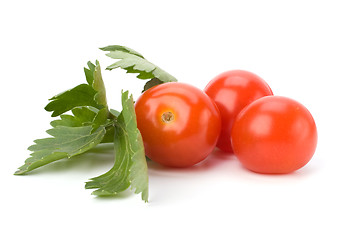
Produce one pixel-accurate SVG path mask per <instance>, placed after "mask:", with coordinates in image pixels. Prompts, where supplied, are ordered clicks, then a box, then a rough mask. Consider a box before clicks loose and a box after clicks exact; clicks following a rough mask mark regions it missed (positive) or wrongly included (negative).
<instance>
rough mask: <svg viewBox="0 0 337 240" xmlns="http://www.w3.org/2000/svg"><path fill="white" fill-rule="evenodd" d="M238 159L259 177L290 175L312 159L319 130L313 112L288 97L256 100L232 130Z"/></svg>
mask: <svg viewBox="0 0 337 240" xmlns="http://www.w3.org/2000/svg"><path fill="white" fill-rule="evenodd" d="M231 140H232V146H233V150H234V153H235V155H236V156H237V158H238V159H239V160H240V162H241V163H242V164H243V166H245V167H246V168H248V169H250V170H251V171H254V172H258V173H267V174H278V173H290V172H293V171H295V170H297V169H300V168H302V167H303V166H304V165H306V164H307V163H308V162H309V161H310V159H311V158H312V156H313V154H314V152H315V149H316V145H317V128H316V124H315V121H314V119H313V117H312V115H311V114H310V112H309V111H308V110H307V109H306V108H305V107H304V106H303V105H302V104H300V103H299V102H297V101H295V100H292V99H290V98H286V97H280V96H268V97H263V98H261V99H258V100H256V101H255V102H253V103H251V104H250V105H248V106H247V107H246V108H244V109H243V110H242V111H241V112H240V113H239V115H238V116H237V118H236V120H235V122H234V125H233V129H232V138H231Z"/></svg>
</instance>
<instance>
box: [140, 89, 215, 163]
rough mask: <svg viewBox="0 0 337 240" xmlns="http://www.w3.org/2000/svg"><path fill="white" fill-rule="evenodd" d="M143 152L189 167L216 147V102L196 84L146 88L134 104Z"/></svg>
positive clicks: (162, 160)
mask: <svg viewBox="0 0 337 240" xmlns="http://www.w3.org/2000/svg"><path fill="white" fill-rule="evenodd" d="M135 109H136V116H137V124H138V129H139V131H140V132H141V134H142V137H143V141H144V147H145V153H146V155H147V156H148V157H149V158H150V159H151V160H153V161H155V162H158V163H161V164H163V165H166V166H171V167H188V166H192V165H194V164H196V163H198V162H200V161H202V160H203V159H205V158H206V157H207V156H208V155H209V154H210V153H211V152H212V150H213V149H214V148H215V146H216V143H217V140H218V138H219V134H220V129H221V121H220V113H219V110H218V109H217V107H216V105H215V103H214V102H213V101H212V100H211V99H210V98H209V97H208V96H207V95H206V94H205V93H204V92H203V91H202V90H199V89H198V88H196V87H193V86H191V85H188V84H183V83H164V84H160V85H157V86H155V87H152V88H150V89H148V90H147V91H146V92H144V93H143V94H142V95H141V96H140V97H139V99H138V100H137V102H136V104H135Z"/></svg>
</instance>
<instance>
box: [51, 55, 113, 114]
mask: <svg viewBox="0 0 337 240" xmlns="http://www.w3.org/2000/svg"><path fill="white" fill-rule="evenodd" d="M88 67H89V69H87V68H84V72H85V76H86V80H87V82H88V84H80V85H78V86H76V87H74V88H72V89H70V90H68V91H65V92H63V93H60V94H58V95H56V96H54V97H52V98H51V99H49V100H50V101H51V102H50V103H49V104H48V105H47V106H46V107H45V110H46V111H48V112H53V113H52V117H56V116H59V115H60V114H62V113H65V112H67V111H69V110H71V109H73V108H75V107H80V106H92V107H95V108H97V109H101V108H104V107H107V101H106V96H105V87H104V83H103V80H102V75H101V67H100V65H99V62H98V61H96V65H94V64H92V63H91V62H88Z"/></svg>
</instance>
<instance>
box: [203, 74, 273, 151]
mask: <svg viewBox="0 0 337 240" xmlns="http://www.w3.org/2000/svg"><path fill="white" fill-rule="evenodd" d="M205 92H206V94H207V95H208V96H209V97H210V98H211V99H213V101H214V102H215V103H216V105H217V106H218V108H219V111H220V115H221V123H222V124H221V125H222V129H221V134H220V137H219V141H218V143H217V146H218V147H219V148H220V149H221V150H223V151H224V152H228V153H232V152H233V150H232V145H231V140H230V134H231V130H232V126H233V122H234V119H235V118H236V116H237V115H238V113H239V112H240V111H241V110H242V109H243V108H244V107H245V106H247V105H248V104H250V103H251V102H253V101H254V100H256V99H259V98H261V97H264V96H269V95H273V92H272V90H271V89H270V87H269V86H268V84H267V83H266V82H265V81H264V80H263V79H262V78H260V77H259V76H257V75H255V74H254V73H251V72H248V71H244V70H232V71H227V72H224V73H222V74H220V75H218V76H216V77H215V78H214V79H212V80H211V81H210V82H209V83H208V85H207V86H206V88H205Z"/></svg>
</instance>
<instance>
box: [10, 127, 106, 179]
mask: <svg viewBox="0 0 337 240" xmlns="http://www.w3.org/2000/svg"><path fill="white" fill-rule="evenodd" d="M47 133H48V134H49V135H51V136H53V138H44V139H37V140H35V141H34V142H35V144H34V145H32V146H30V147H29V148H28V149H29V150H30V151H33V153H32V154H31V157H30V158H28V159H27V160H26V161H25V164H24V165H23V166H21V167H19V170H18V171H16V172H15V175H20V174H24V173H27V172H29V171H32V170H33V169H36V168H39V167H41V166H44V165H46V164H49V163H51V162H54V161H56V160H60V159H63V158H71V157H73V156H76V155H78V154H81V153H83V152H86V151H88V150H89V149H91V148H93V147H95V146H96V145H97V144H99V143H100V142H101V140H102V139H103V137H104V135H105V128H104V127H103V126H101V127H99V128H97V129H96V131H95V132H92V127H91V126H82V127H68V126H61V125H59V126H56V127H54V128H52V129H49V130H47Z"/></svg>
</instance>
